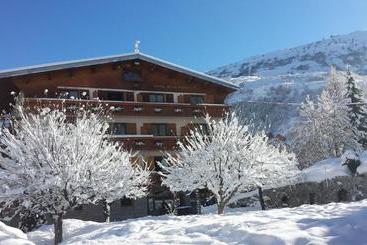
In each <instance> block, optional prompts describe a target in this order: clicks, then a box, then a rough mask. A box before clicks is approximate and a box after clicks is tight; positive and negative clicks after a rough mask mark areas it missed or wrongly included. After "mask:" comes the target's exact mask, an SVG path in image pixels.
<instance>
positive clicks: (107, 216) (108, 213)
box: [103, 200, 111, 223]
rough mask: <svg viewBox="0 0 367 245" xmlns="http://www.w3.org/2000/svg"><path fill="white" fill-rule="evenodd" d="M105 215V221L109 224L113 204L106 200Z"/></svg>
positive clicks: (104, 201)
mask: <svg viewBox="0 0 367 245" xmlns="http://www.w3.org/2000/svg"><path fill="white" fill-rule="evenodd" d="M103 215H104V219H105V221H106V222H107V223H109V222H110V219H111V203H109V202H107V201H106V200H103Z"/></svg>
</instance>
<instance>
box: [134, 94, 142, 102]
mask: <svg viewBox="0 0 367 245" xmlns="http://www.w3.org/2000/svg"><path fill="white" fill-rule="evenodd" d="M136 99H137V101H138V102H142V101H143V95H142V94H138V95H137V96H136Z"/></svg>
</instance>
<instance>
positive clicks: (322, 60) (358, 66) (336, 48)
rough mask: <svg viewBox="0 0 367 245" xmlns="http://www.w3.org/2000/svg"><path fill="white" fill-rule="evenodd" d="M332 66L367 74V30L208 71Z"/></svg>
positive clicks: (267, 72) (268, 72)
mask: <svg viewBox="0 0 367 245" xmlns="http://www.w3.org/2000/svg"><path fill="white" fill-rule="evenodd" d="M331 65H336V67H337V69H339V70H344V69H345V67H346V66H347V65H350V66H352V67H353V68H354V69H355V70H356V71H357V72H358V73H361V74H367V31H358V32H353V33H350V34H348V35H337V36H331V37H330V38H328V39H324V40H321V41H318V42H313V43H310V44H306V45H302V46H298V47H295V48H289V49H284V50H279V51H275V52H271V53H267V54H263V55H258V56H254V57H250V58H247V59H244V60H242V61H240V62H237V63H234V64H230V65H226V66H222V67H219V68H217V69H215V70H212V71H210V72H209V74H211V75H214V76H218V77H231V78H235V77H240V76H250V75H260V76H277V75H285V74H288V73H291V74H297V73H309V72H315V71H318V72H320V71H324V72H326V71H328V70H329V68H330V66H331Z"/></svg>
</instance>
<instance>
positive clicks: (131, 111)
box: [25, 98, 229, 117]
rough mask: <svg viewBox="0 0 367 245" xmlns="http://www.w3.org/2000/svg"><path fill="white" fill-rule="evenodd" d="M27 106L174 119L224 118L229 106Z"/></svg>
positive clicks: (32, 102)
mask: <svg viewBox="0 0 367 245" xmlns="http://www.w3.org/2000/svg"><path fill="white" fill-rule="evenodd" d="M25 105H26V106H27V107H30V108H35V107H50V108H60V109H61V108H64V109H66V110H70V111H72V110H77V109H78V108H80V107H82V106H84V107H85V108H96V107H98V106H101V107H102V108H103V109H106V110H108V111H110V112H111V113H112V114H113V115H122V116H173V117H195V116H203V115H205V114H209V115H210V116H212V117H222V116H223V114H224V112H225V111H227V110H228V109H229V106H227V105H224V104H199V105H192V104H187V103H152V102H130V101H123V102H119V101H97V100H71V99H52V98H26V99H25Z"/></svg>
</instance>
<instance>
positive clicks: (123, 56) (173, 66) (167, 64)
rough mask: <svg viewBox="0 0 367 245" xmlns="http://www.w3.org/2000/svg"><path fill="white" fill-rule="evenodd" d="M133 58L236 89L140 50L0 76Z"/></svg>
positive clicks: (233, 85)
mask: <svg viewBox="0 0 367 245" xmlns="http://www.w3.org/2000/svg"><path fill="white" fill-rule="evenodd" d="M135 59H140V60H143V61H147V62H150V63H153V64H156V65H159V66H162V67H165V68H168V69H171V70H175V71H177V72H181V73H185V74H187V75H190V76H193V77H196V78H199V79H203V80H206V81H208V82H211V83H215V84H218V85H222V86H225V87H228V88H231V89H235V90H237V89H238V86H237V85H235V84H232V83H230V82H227V81H225V80H223V79H220V78H217V77H213V76H210V75H207V74H205V73H202V72H197V71H194V70H192V69H189V68H186V67H183V66H179V65H176V64H173V63H171V62H168V61H165V60H161V59H158V58H155V57H153V56H150V55H146V54H143V53H140V52H139V53H127V54H120V55H112V56H104V57H97V58H92V59H81V60H73V61H66V62H57V63H48V64H43V65H35V66H28V67H20V68H16V69H10V70H1V71H0V78H6V77H15V76H21V75H28V74H33V73H39V72H47V71H55V70H61V69H67V68H76V67H83V66H90V65H99V64H106V63H112V62H118V61H127V60H135Z"/></svg>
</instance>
